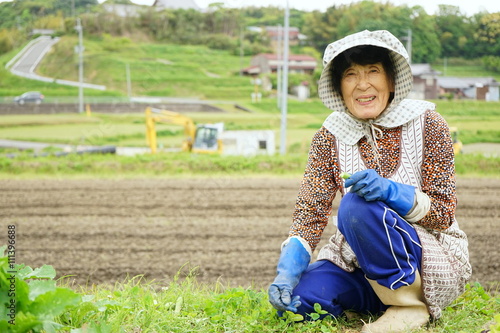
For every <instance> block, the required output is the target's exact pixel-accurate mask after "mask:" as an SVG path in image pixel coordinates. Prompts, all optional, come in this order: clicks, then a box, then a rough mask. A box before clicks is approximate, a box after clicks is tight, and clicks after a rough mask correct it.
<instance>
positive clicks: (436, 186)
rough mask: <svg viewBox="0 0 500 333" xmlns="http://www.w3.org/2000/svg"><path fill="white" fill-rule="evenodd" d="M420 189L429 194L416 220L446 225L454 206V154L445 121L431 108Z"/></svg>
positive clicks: (434, 225) (430, 225) (435, 226)
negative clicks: (424, 209) (425, 208)
mask: <svg viewBox="0 0 500 333" xmlns="http://www.w3.org/2000/svg"><path fill="white" fill-rule="evenodd" d="M424 140H425V142H424V161H423V164H422V179H423V181H422V191H423V192H424V193H425V194H426V195H427V196H428V197H429V198H430V209H429V212H428V213H427V214H426V215H425V216H424V217H423V218H422V219H421V220H420V221H418V222H417V223H419V224H420V225H422V226H424V227H427V228H430V229H435V230H444V229H447V228H448V227H449V226H450V225H451V224H452V223H453V221H454V217H455V210H456V206H457V197H456V181H455V155H454V152H453V142H452V139H451V135H450V131H449V127H448V124H447V123H446V121H445V120H444V118H443V117H442V116H441V115H440V114H439V113H437V112H435V111H428V112H427V115H426V119H425V132H424Z"/></svg>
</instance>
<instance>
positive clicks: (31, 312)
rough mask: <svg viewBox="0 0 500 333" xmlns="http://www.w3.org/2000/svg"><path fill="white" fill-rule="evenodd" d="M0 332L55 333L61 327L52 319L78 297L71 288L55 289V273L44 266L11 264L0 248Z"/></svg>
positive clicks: (3, 249)
mask: <svg viewBox="0 0 500 333" xmlns="http://www.w3.org/2000/svg"><path fill="white" fill-rule="evenodd" d="M0 254H1V258H0V286H1V292H0V304H1V305H2V307H1V309H0V331H1V332H12V333H24V332H34V333H36V332H48V333H50V332H56V331H57V330H59V329H62V328H63V327H64V326H63V325H61V324H59V323H57V322H56V321H55V319H56V318H57V317H58V316H60V315H61V314H62V313H64V312H65V311H66V310H67V309H68V308H69V307H72V306H74V305H77V304H79V303H80V301H81V296H80V295H79V294H77V293H75V292H74V291H72V290H71V289H68V288H62V287H57V286H56V281H55V280H54V278H55V276H56V271H55V270H54V268H53V267H52V266H49V265H43V266H42V267H40V268H36V269H32V268H31V267H29V266H25V265H19V264H13V262H12V260H11V261H9V260H10V258H11V257H9V256H7V255H6V246H3V247H0Z"/></svg>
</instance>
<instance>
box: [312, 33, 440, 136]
mask: <svg viewBox="0 0 500 333" xmlns="http://www.w3.org/2000/svg"><path fill="white" fill-rule="evenodd" d="M361 45H372V46H378V47H382V48H385V49H387V50H389V55H390V57H391V60H392V62H393V64H394V72H395V77H394V87H395V92H394V99H393V100H392V102H391V103H390V105H389V106H388V107H387V109H386V110H384V112H382V113H381V114H380V116H378V117H377V118H376V119H374V120H370V121H369V124H370V126H371V125H372V124H375V125H379V126H383V127H388V128H393V127H397V126H400V125H402V124H404V123H406V122H408V121H410V120H412V119H414V118H415V117H417V116H419V115H420V114H422V113H423V112H425V111H426V110H429V109H434V108H435V106H434V104H433V103H429V102H425V101H417V100H408V99H405V98H406V97H407V96H408V94H409V93H410V92H411V89H412V86H413V75H412V73H411V67H410V64H409V62H408V53H407V52H406V49H405V48H404V46H403V44H402V43H401V42H400V41H399V40H398V39H397V38H396V37H395V36H394V35H393V34H391V33H390V32H389V31H386V30H377V31H369V30H364V31H361V32H358V33H355V34H352V35H349V36H346V37H344V38H342V39H340V40H338V41H336V42H333V43H331V44H329V45H328V46H327V48H326V50H325V54H324V56H323V66H324V68H323V72H322V73H321V77H320V79H319V82H318V94H319V97H320V99H321V101H322V102H323V104H324V105H325V106H326V107H327V108H329V109H331V110H333V111H334V112H333V113H332V114H331V115H330V116H329V117H328V118H327V119H326V121H325V123H324V124H323V125H324V126H325V127H326V128H327V129H328V130H330V132H332V133H333V134H334V135H335V136H336V137H337V138H338V139H340V140H342V141H343V142H345V143H348V144H355V143H357V142H358V141H359V139H360V138H361V137H363V136H364V135H366V134H367V133H368V128H366V126H360V125H363V124H365V123H366V122H364V121H361V120H359V119H355V118H354V117H353V116H351V115H350V112H349V110H348V109H347V106H346V105H345V103H344V100H343V98H342V96H341V94H340V92H339V91H336V90H335V89H334V87H333V82H332V70H331V66H332V61H333V59H335V58H336V57H337V56H338V55H340V54H342V52H344V51H346V50H348V49H350V48H353V47H356V46H361Z"/></svg>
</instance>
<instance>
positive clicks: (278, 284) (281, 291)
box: [268, 237, 311, 312]
mask: <svg viewBox="0 0 500 333" xmlns="http://www.w3.org/2000/svg"><path fill="white" fill-rule="evenodd" d="M310 260H311V255H310V254H309V252H308V251H307V250H306V249H305V247H304V245H302V243H301V242H300V241H299V240H298V239H297V238H295V237H292V238H290V240H289V242H288V244H286V245H285V246H284V247H283V249H282V250H281V256H280V259H279V262H278V268H277V271H278V275H277V276H276V278H275V279H274V281H273V283H272V284H271V286H269V290H268V295H269V302H270V303H271V304H272V305H273V307H274V308H275V309H276V310H278V311H283V312H284V311H292V312H296V311H297V308H298V307H299V306H300V304H301V303H300V300H299V298H300V297H299V296H294V297H293V298H292V292H293V288H295V287H296V286H297V284H298V283H299V280H300V276H301V275H302V273H303V272H304V271H305V270H306V268H307V266H308V265H309V261H310Z"/></svg>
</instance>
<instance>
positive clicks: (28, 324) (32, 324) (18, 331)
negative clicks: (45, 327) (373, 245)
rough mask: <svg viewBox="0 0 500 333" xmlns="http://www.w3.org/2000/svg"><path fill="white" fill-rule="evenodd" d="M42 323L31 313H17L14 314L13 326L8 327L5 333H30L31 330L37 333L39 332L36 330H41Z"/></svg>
mask: <svg viewBox="0 0 500 333" xmlns="http://www.w3.org/2000/svg"><path fill="white" fill-rule="evenodd" d="M41 324H42V322H41V321H40V320H39V319H38V318H37V317H36V316H34V315H33V314H31V313H27V314H26V313H24V312H22V311H21V312H18V313H17V314H16V322H15V325H10V326H8V327H9V330H7V332H12V333H25V332H30V331H31V330H33V331H35V332H39V331H40V330H36V329H37V328H41Z"/></svg>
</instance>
